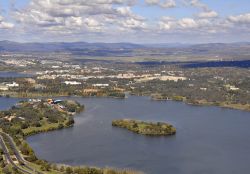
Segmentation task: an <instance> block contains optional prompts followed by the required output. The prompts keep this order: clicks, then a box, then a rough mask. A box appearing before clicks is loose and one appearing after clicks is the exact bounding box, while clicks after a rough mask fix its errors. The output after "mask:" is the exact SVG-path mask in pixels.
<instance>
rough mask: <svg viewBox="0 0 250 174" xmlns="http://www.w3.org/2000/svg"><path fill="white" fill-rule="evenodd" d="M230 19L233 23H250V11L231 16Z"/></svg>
mask: <svg viewBox="0 0 250 174" xmlns="http://www.w3.org/2000/svg"><path fill="white" fill-rule="evenodd" d="M228 20H229V21H230V22H232V23H238V24H250V13H246V14H241V15H238V16H229V17H228Z"/></svg>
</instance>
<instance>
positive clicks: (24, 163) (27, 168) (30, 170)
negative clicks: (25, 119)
mask: <svg viewBox="0 0 250 174" xmlns="http://www.w3.org/2000/svg"><path fill="white" fill-rule="evenodd" d="M3 137H4V138H5V140H7V141H8V142H9V144H10V148H11V149H12V150H13V152H14V154H15V156H16V159H17V160H18V162H19V164H22V166H23V168H25V169H23V168H21V167H19V166H17V165H16V164H15V163H14V161H13V160H12V159H11V156H10V154H9V151H8V149H7V147H6V144H5V142H4V138H3ZM0 138H1V145H3V146H2V147H3V151H4V153H5V156H6V158H7V159H8V161H9V162H10V163H11V164H12V165H13V166H14V167H16V168H17V169H18V170H19V171H22V172H24V173H29V174H34V173H36V174H43V173H41V172H38V171H36V170H35V169H33V168H31V167H30V166H28V165H27V163H28V162H27V161H26V160H25V159H24V158H23V156H22V155H21V154H20V152H19V151H18V149H17V147H16V145H15V143H14V141H13V139H12V137H11V136H9V135H8V134H6V133H3V132H0Z"/></svg>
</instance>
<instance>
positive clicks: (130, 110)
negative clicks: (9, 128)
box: [28, 96, 250, 174]
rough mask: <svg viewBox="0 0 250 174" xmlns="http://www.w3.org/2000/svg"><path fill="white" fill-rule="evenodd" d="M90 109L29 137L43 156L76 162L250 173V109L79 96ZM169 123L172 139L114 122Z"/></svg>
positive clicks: (187, 172)
mask: <svg viewBox="0 0 250 174" xmlns="http://www.w3.org/2000/svg"><path fill="white" fill-rule="evenodd" d="M74 99H77V100H78V101H79V102H81V103H83V104H85V106H86V110H85V112H83V113H81V114H80V115H78V116H76V117H75V121H76V124H75V126H74V127H73V128H69V129H64V130H60V131H53V132H49V133H44V134H39V135H35V136H32V137H29V138H28V142H29V143H30V145H31V146H32V147H33V148H34V150H35V152H36V154H37V156H38V157H39V158H42V159H46V160H48V161H51V162H57V163H65V164H71V165H92V166H99V167H104V166H113V167H118V168H133V169H138V170H142V171H144V172H146V173H149V174H165V173H169V174H248V173H250V165H249V164H250V163H249V161H250V131H249V128H250V126H249V125H250V113H249V112H244V111H238V110H231V109H223V108H218V107H196V106H190V105H185V104H184V103H178V102H172V101H166V102H165V101H162V102H160V101H151V100H150V99H149V98H147V97H135V96H130V97H129V98H128V99H126V100H116V99H107V98H85V99H84V98H74ZM118 118H136V119H141V120H148V121H166V122H169V123H171V124H173V125H174V126H176V127H177V134H176V135H175V136H171V137H160V138H159V137H158V138H156V137H155V138H152V137H145V136H141V135H137V134H134V133H132V132H129V131H127V130H124V129H120V128H113V127H112V126H111V121H112V120H113V119H118Z"/></svg>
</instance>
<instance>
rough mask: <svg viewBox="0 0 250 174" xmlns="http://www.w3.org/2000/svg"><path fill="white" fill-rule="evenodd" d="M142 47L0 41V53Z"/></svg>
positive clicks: (107, 44) (133, 46)
mask: <svg viewBox="0 0 250 174" xmlns="http://www.w3.org/2000/svg"><path fill="white" fill-rule="evenodd" d="M142 47H144V46H142V45H138V44H132V43H87V42H48V43H35V42H34V43H19V42H12V41H6V40H5V41H0V51H8V52H44V51H46V52H57V51H66V52H67V51H78V50H83V49H92V50H95V49H96V50H97V49H136V48H142Z"/></svg>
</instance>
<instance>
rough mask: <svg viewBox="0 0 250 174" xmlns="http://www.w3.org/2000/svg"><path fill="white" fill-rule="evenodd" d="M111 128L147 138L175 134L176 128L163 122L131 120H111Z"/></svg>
mask: <svg viewBox="0 0 250 174" xmlns="http://www.w3.org/2000/svg"><path fill="white" fill-rule="evenodd" d="M112 126H115V127H120V128H125V129H128V130H130V131H132V132H135V133H137V134H141V135H147V136H168V135H174V134H175V133H176V128H175V127H173V126H172V125H171V124H168V123H163V122H157V123H153V122H145V121H140V120H132V119H121V120H113V121H112Z"/></svg>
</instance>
